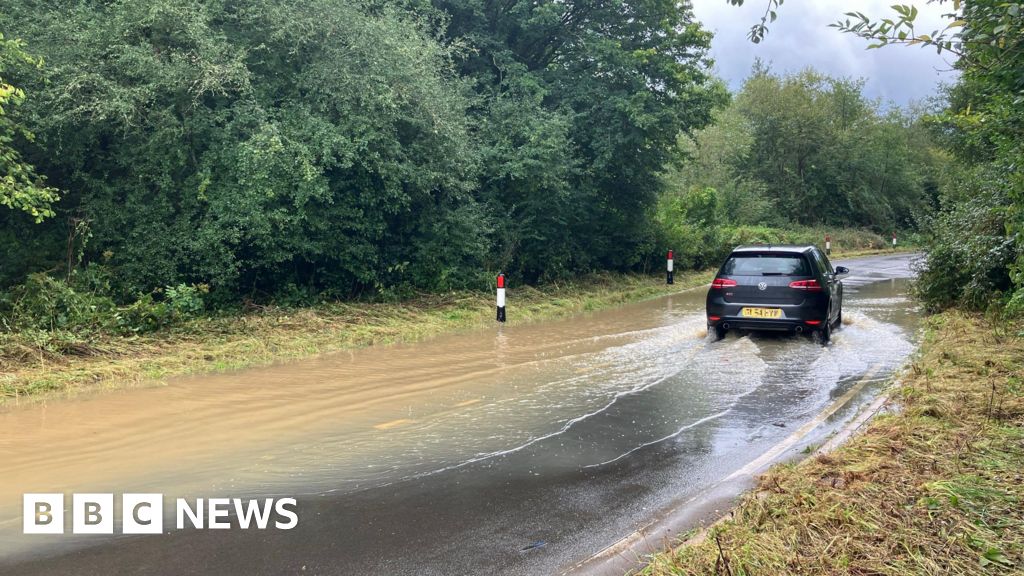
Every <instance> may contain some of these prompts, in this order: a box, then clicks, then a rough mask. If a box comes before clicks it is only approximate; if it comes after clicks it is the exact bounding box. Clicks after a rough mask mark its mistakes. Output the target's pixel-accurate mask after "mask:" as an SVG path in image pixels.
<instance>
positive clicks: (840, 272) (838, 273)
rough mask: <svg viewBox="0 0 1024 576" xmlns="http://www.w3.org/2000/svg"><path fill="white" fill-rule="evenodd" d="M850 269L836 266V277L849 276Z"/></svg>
mask: <svg viewBox="0 0 1024 576" xmlns="http://www.w3.org/2000/svg"><path fill="white" fill-rule="evenodd" d="M849 273H850V269H849V268H847V267H846V266H836V276H842V275H843V274H849Z"/></svg>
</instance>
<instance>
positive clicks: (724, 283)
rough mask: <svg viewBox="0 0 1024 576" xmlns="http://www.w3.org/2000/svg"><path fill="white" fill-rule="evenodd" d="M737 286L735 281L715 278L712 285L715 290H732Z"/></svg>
mask: <svg viewBox="0 0 1024 576" xmlns="http://www.w3.org/2000/svg"><path fill="white" fill-rule="evenodd" d="M735 285H736V281H735V280H729V279H728V278H715V280H714V282H712V283H711V287H712V288H714V289H718V290H720V289H722V288H731V287H733V286H735Z"/></svg>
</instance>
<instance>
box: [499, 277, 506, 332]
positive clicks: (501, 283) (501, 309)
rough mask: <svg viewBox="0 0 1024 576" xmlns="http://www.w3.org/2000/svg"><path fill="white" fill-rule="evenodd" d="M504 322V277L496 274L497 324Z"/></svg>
mask: <svg viewBox="0 0 1024 576" xmlns="http://www.w3.org/2000/svg"><path fill="white" fill-rule="evenodd" d="M504 321H505V275H504V274H498V322H504Z"/></svg>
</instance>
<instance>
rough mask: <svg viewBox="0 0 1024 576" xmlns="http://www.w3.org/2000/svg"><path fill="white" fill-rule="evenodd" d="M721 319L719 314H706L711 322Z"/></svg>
mask: <svg viewBox="0 0 1024 576" xmlns="http://www.w3.org/2000/svg"><path fill="white" fill-rule="evenodd" d="M721 319H722V317H721V316H708V320H710V321H712V322H718V321H719V320H721Z"/></svg>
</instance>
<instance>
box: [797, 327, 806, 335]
mask: <svg viewBox="0 0 1024 576" xmlns="http://www.w3.org/2000/svg"><path fill="white" fill-rule="evenodd" d="M803 331H804V327H803V326H797V327H796V333H797V334H802V333H803Z"/></svg>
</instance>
